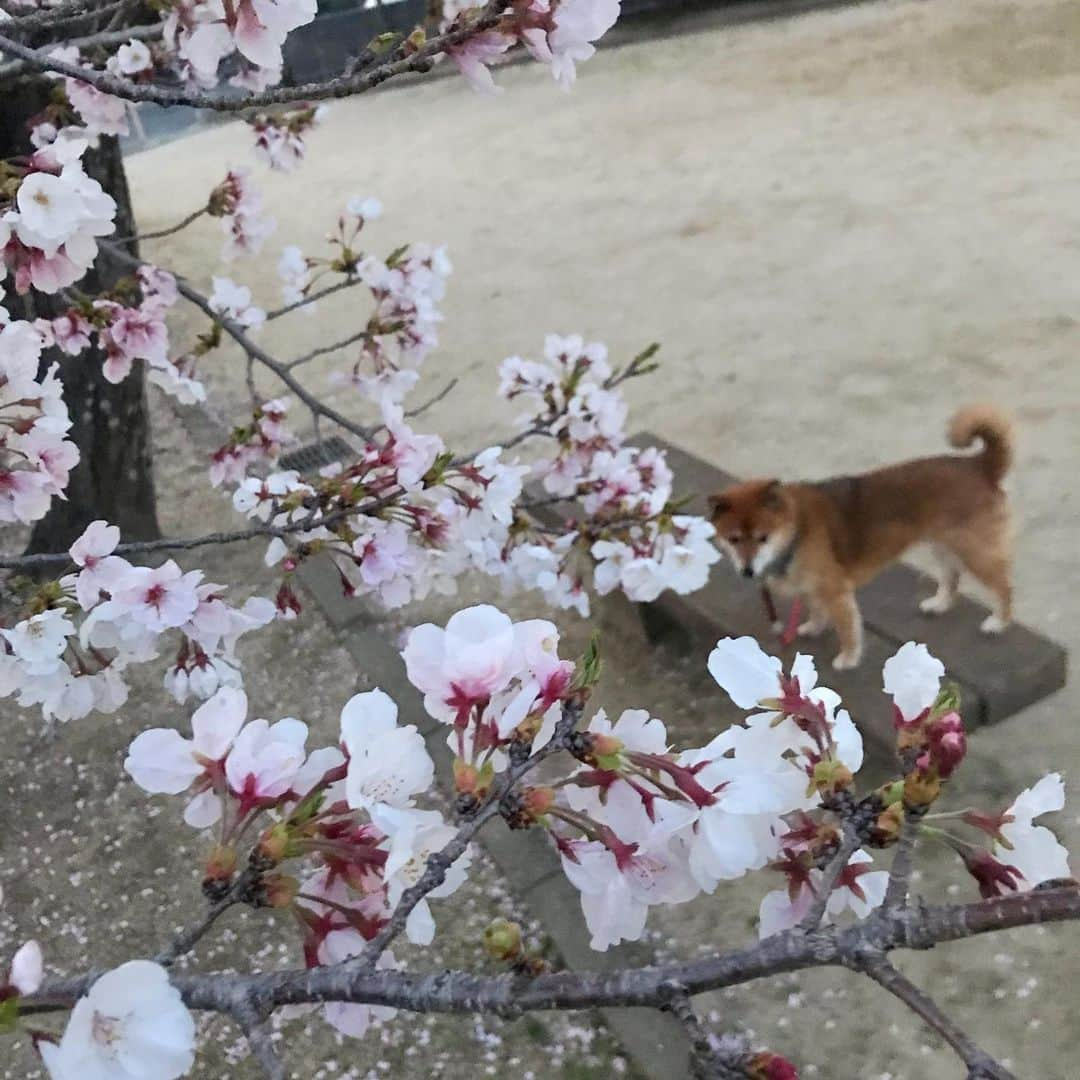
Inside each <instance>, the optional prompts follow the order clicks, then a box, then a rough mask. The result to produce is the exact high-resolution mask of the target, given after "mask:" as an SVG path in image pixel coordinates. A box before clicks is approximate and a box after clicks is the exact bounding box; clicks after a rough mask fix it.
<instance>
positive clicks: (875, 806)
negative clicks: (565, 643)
mask: <svg viewBox="0 0 1080 1080" xmlns="http://www.w3.org/2000/svg"><path fill="white" fill-rule="evenodd" d="M558 640H559V637H558V632H557V631H556V629H555V627H554V626H553V625H552V624H551V623H547V622H544V621H541V620H533V621H528V622H524V623H516V624H515V623H513V622H512V621H511V620H510V619H509V618H508V617H507V616H506V615H505V614H503V613H502V612H500V611H498V610H497V609H495V608H493V607H488V606H480V607H474V608H469V609H467V610H465V611H461V612H459V613H458V614H456V615H455V616H453V617H452V618H451V619H450V621H449V622H448V623H447V625H446V627H445V628H440V627H437V626H434V625H431V624H425V625H423V626H420V627H417V628H416V629H415V630H413V631H412V633H411V635H410V637H409V639H408V642H407V644H406V647H405V650H404V653H403V656H404V659H405V663H406V670H407V673H408V677H409V680H410V682H412V684H413V685H414V686H416V687H417V689H418V690H420V691H421V693H423V695H424V707H425V709H426V710H427V712H428V714H429V715H430V716H432V717H433V718H434V719H436V720H439V721H441V722H443V723H445V724H447V725H448V726H449V728H450V732H449V736H448V743H449V745H450V747H451V750H452V751H453V752H454V754H455V758H456V760H455V763H454V779H455V784H456V789H457V791H458V796H459V806H460V807H464V808H468V807H470V806H473V805H475V804H476V803H477V801H478V800H483V799H484V798H485V797H486V796H487V795H488V793H489V791H490V789H491V786H492V784H493V782H494V780H495V777H496V776H497V775H498V774H499V773H500V772H502V771H503V770H505V768H506V767H507V764H508V762H509V761H511V760H515V758H516V759H518V760H520V755H521V754H522V753H524V754H525V755H526V756H528V755H529V754H531V753H535V752H536V750H538V749H540V748H542V747H544V746H546V745H547V744H548V743H549V741H550V740H551V738H552V736H553V734H554V733H555V731H556V724H557V722H558V720H559V717H560V716H561V715H562V708H563V705H564V704H565V702H567V701H568V700H571V699H573V698H574V696H575V692H576V691H579V690H580V689H581V687H582V686H585V685H588V683H589V679H588V678H587V677H586V678H584V679H582V678H581V677H578V675H577V673H576V672H575V666H574V665H573V664H572V663H569V662H567V661H563V660H560V659H559V657H558ZM708 666H709V671H710V673H711V674H712V675H713V677H714V678H715V679H716V681H717V683H718V684H719V685H720V686H721V687H722V688H723V689H724V690H725V691H726V692H727V693H728V695H729V696H730V697H731V699H732V701H733V702H734V703H735V704H736V705H737V706H738V707H739V708H742V709H746V710H748V711H750V713H751V715H750V716H749V717H748V718H747V720H746V721H745V722H744V723H740V724H734V725H732V726H731V727H729V728H728V729H727V730H725V731H723V732H721V733H720V734H719V735H717V736H716V737H715V738H714V739H712V740H711V741H710V742H709V743H708V744H707V745H705V746H703V747H700V748H691V749H686V750H682V751H679V752H675V751H673V750H672V749H671V747H670V746H669V739H668V735H667V731H666V729H665V726H664V724H663V722H662V721H661V720H659V719H657V718H655V717H652V716H651V715H650V714H649V712H647V711H645V710H641V709H629V710H626V711H624V712H623V713H622V714H621V715H620V716H619V717H618V718H617V719H615V720H614V721H612V720H611V719H610V718H609V717H608V716H607V714H606V713H605V712H604V710H603V709H599V710H598V711H597V712H596V713H595V714H594V715H593V716H592V717H591V719H590V720H589V721H588V722H587V723H586V724H585V725H584V726H581V727H578V728H577V729H576V730H574V731H573V732H572V733H571V734H570V736H569V738H568V739H567V742H566V749H568V751H569V753H570V754H571V755H572V756H573V757H574V758H576V759H577V762H578V765H577V768H576V769H575V770H574V771H573V772H572V773H570V774H569V775H567V776H564V777H562V779H560V780H559V782H558V783H554V784H552V785H551V786H539V787H530V788H526V789H524V790H522V791H520V792H518V793H517V795H516V798H515V799H514V800H513V801H512V802H511V803H509V804H507V800H506V799H505V798H504V800H503V805H504V806H507V805H508V806H509V808H508V809H506V810H504V816H505V817H506V818H507V821H508V823H509V824H510V826H511V827H512V828H523V827H528V826H534V825H536V826H540V827H543V828H545V829H547V830H548V831H549V833H550V834H551V836H552V838H553V840H554V842H555V844H556V846H557V848H558V850H559V853H560V855H561V858H562V864H563V869H564V871H565V873H566V875H567V877H568V879H569V880H570V881H571V882H572V883H573V884H574V886H575V887H576V888H577V889H578V890H579V892H580V894H581V904H582V910H583V912H584V916H585V919H586V922H587V924H588V926H589V930H590V933H591V935H592V944H593V947H594V948H597V949H601V950H604V949H607V948H608V947H609V946H611V945H614V944H618V943H619V942H620V941H624V940H636V939H638V938H639V937H640V936H641V934H642V933H643V931H644V928H645V923H646V918H647V914H648V909H649V908H650V907H651V906H653V905H656V904H679V903H683V902H686V901H687V900H690V899H692V898H693V897H695V896H697V895H699V894H700V893H701V892H707V893H711V892H713V891H714V890H715V889H716V887H717V885H718V884H719V883H720V882H721V881H726V880H731V879H734V878H738V877H742V876H743V875H745V874H746V873H748V872H749V871H752V870H761V869H764V868H769V869H770V870H772V871H773V872H775V873H778V874H781V875H783V877H784V878H785V886H784V887H783V888H781V889H776V890H772V891H769V892H767V893H766V895H765V896H764V898H763V899H762V902H761V908H760V912H759V926H760V933H761V935H762V936H763V937H764V936H769V935H771V934H774V933H777V932H780V931H782V930H786V929H790V928H792V927H794V926H795V925H797V924H798V923H799V922H800V921H801V920H802V919H804V918H805V917H806V916H807V914H808V912H809V911H810V910H811V907H812V906H813V903H814V901H815V899H817V897H818V896H819V895H820V890H821V888H822V887H823V883H824V881H825V873H824V867H825V866H826V864H827V863H828V862H829V861H830V860H831V859H832V858H833V857H834V855H835V853H836V852H837V850H838V849H839V847H840V840H841V827H842V824H843V821H844V820H845V812H844V811H845V807H849V806H850V805H853V800H854V798H855V795H854V790H855V789H854V783H855V774H856V773H857V772H858V771H859V769H860V768H861V766H862V762H863V742H862V738H861V735H860V734H859V731H858V729H857V728H856V726H855V724H854V723H853V722H852V720H851V717H850V716H849V715H848V713H847V711H846V710H844V709H843V708H842V707H841V702H840V698H839V695H837V694H836V693H835V692H834V691H832V690H831V689H829V688H827V687H823V686H818V685H817V673H816V671H815V669H814V665H813V663H812V661H811V660H810V658H809V657H806V656H797V657H796V658H795V661H794V662H793V664H792V667H791V669H790V671H789V672H788V673H785V672H784V671H783V669H782V667H781V664H780V661H779V660H778V659H776V658H775V657H771V656H768V655H766V654H765V653H764V652H763V651H762V650H761V649H760V647H759V646H758V645H757V643H756V642H755V641H753V640H752V639H751V638H738V639H732V638H725V639H723V640H721V641H720V642H718V643H717V645H716V648H715V649H714V650H713V652H712V653H711V655H710V657H709V663H708ZM941 674H942V670H941V665H940V664H939V662H938V661H937V660H936V659H935V658H933V657H931V656H930V654H929V653H928V652H927V650H926V648H925V646H916V645H914V644H913V643H909V644H908V645H905V646H904V647H903V648H902V649H901V650H900V651H899V652H898V653H897V655H896V656H895V657H893V658H892V659H891V660H890V661H889V662H888V663H887V665H886V669H885V678H884V683H885V689H886V691H887V692H889V693H891V694H892V695H893V697H894V701H895V702H897V704H896V708H897V709H898V710H899V709H909V710H910V709H914V708H916V707H917V708H918V711H919V713H921V714H925V716H926V717H928V718H931V726H933V722H934V718H936V719H940V718H941V717H942V716H945V715H949V716H951V717H955V716H956V714H955V711H954V710H952V709H951V708H949V710H948V712H943V706H942V703H941V691H940V685H939V684H940V681H941ZM957 723H958V720H957V719H950V720H949V721H948V725H947V726H948V727H949V728H950V730H955V728H956V725H957ZM922 756H923V755H922V754H919V755H918V757H919V758H920V759H921V758H922ZM961 756H962V755H961ZM950 764H951V766H952V768H955V766H956V765H957V764H959V761H958V760H955V759H954V758H952V757H950ZM931 767H932V766H931V765H930V764H929V762H927V761H921V762H914V763H913V764H912V770H913V773H911V774H909V775H917V774H919V773H920V772H925V771H926V770H927V769H929V768H931ZM950 774H951V769H950ZM1063 803H1064V793H1063V787H1062V785H1061V780H1060V777H1058V776H1056V775H1053V776H1050V777H1047V778H1044V779H1043V780H1042V781H1040V783H1039V784H1038V785H1036V786H1035V787H1034V788H1033V789H1031V790H1030V791H1027V792H1024V793H1023V794H1022V795H1021V796H1020V797H1019V798H1018V799H1017V800H1016V802H1015V803H1014V804H1013V806H1011V807H1010V808H1009V809H1008V810H1007V811H1006V812H1005V813H1004V814H1002V815H989V814H980V813H978V812H975V811H966V812H965V813H964V814H963V818H962V819H963V821H964V822H965V823H967V824H969V825H972V826H974V827H975V828H981V829H982V830H983V831H985V832H989V833H991V834H992V835H993V836H994V837H995V840H994V845H995V846H994V850H993V852H990V851H981V850H980V849H977V848H975V847H974V846H973V845H971V844H970V843H968V842H961V841H960V840H959V839H958V838H956V837H955V836H953V835H952V834H943V835H944V836H945V841H946V842H947V843H948V844H949V845H950V846H955V847H956V850H958V851H959V852H960V853H961V855H962V856H963V858H964V862H965V865H966V866H967V867H968V869H969V871H970V872H971V873H972V875H973V876H974V877H975V878H976V880H977V882H978V883H979V886H980V890H981V891H982V892H983V895H994V894H995V893H996V892H1001V891H1005V889H1015V888H1021V887H1023V888H1033V887H1034V886H1036V885H1038V884H1039V883H1040V882H1042V881H1046V880H1051V879H1054V878H1060V877H1066V876H1068V854H1067V852H1066V851H1065V849H1064V848H1063V847H1062V846H1061V845H1060V844H1059V843H1058V841H1057V840H1056V838H1055V837H1054V836H1053V834H1052V833H1051V832H1050V830H1048V829H1046V828H1045V827H1044V826H1039V825H1035V824H1034V823H1033V819H1034V818H1035V817H1037V816H1038V815H1040V814H1042V813H1046V812H1048V811H1051V810H1060V809H1061V807H1062V805H1063ZM865 807H866V814H865V819H866V820H868V821H869V822H870V824H869V825H868V826H867V827H866V829H865V834H864V835H860V837H859V839H860V840H861V841H862V843H861V846H859V847H858V848H856V849H855V850H854V851H852V852H851V854H850V855H849V857H848V861H847V864H846V866H844V867H842V868H841V870H840V871H839V873H838V874H837V875H836V877H835V880H833V881H832V882H831V885H830V886H829V889H830V891H829V892H828V895H827V896H825V897H824V898H823V901H822V902H823V911H822V916H823V917H824V918H826V919H836V918H839V917H840V916H841V915H843V914H844V913H845V912H847V913H850V914H851V915H854V916H855V917H857V918H865V917H866V916H867V915H868V914H869V913H870V912H871V911H872V910H873V908H874V907H876V906H878V905H880V904H881V902H882V901H883V899H884V896H885V887H886V882H887V879H888V874H887V872H886V871H884V870H881V869H877V868H875V865H874V858H873V855H872V854H871V851H872V850H873V849H875V848H877V849H880V848H884V847H887V846H889V844H891V843H892V842H893V841H894V840H895V839H896V835H897V822H898V816H897V815H898V814H901V815H902V814H903V813H904V812H905V811H906V812H907V813H909V814H911V813H918V812H919V810H920V805H919V804H918V803H917V802H915V801H913V792H912V789H911V788H910V786H906V785H905V782H903V781H901V782H899V783H898V784H895V785H892V786H891V787H887V788H886V789H882V790H881V791H876V792H874V793H872V794H871V795H870V796H868V797H867V798H866V800H865ZM923 809H924V807H923ZM926 831H927V835H932V834H933V830H931V829H930V827H929V826H926ZM1006 850H1007V851H1008V852H1009V853H1010V857H1011V858H1012V862H1011V863H1010V864H1009V865H1008V866H1005V867H1004V868H1002V864H1000V862H999V858H998V857H999V856H1001V853H1002V851H1006ZM1021 868H1022V869H1021Z"/></svg>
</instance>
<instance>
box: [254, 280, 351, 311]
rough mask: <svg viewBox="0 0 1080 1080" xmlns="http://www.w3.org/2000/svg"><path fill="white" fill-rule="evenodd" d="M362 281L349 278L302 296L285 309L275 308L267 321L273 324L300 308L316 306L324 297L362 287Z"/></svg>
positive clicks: (284, 307) (285, 306) (286, 305)
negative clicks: (275, 320) (309, 305)
mask: <svg viewBox="0 0 1080 1080" xmlns="http://www.w3.org/2000/svg"><path fill="white" fill-rule="evenodd" d="M360 284H361V279H360V278H358V277H349V278H346V279H345V280H344V281H338V282H336V283H335V284H333V285H327V286H326V288H325V289H319V290H318V291H317V292H313V293H311V294H310V295H308V296H302V297H301V298H300V299H299V300H294V301H293V302H292V303H291V304H285V305H284V306H283V307H279V308H274V309H273V310H272V311H268V312H267V313H266V321H267V322H273V321H274V319H280V318H281V316H282V315H288V314H289V313H290V312H292V311H298V310H299V309H300V308H303V307H307V306H308V304H314V303H315V301H316V300H321V299H322V298H323V297H324V296H333V294H334V293H336V292H341V290H342V289H351V288H352V287H353V286H354V285H360Z"/></svg>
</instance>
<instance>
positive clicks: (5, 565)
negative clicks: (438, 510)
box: [0, 498, 386, 570]
mask: <svg viewBox="0 0 1080 1080" xmlns="http://www.w3.org/2000/svg"><path fill="white" fill-rule="evenodd" d="M385 505H386V500H385V499H383V498H379V499H376V500H374V501H373V502H371V503H368V504H366V505H359V506H343V507H340V508H339V509H337V510H331V511H330V512H329V513H327V514H324V515H323V516H322V517H305V518H302V519H301V520H299V521H290V522H289V523H288V524H285V525H270V524H269V523H267V524H265V525H256V526H253V527H252V528H250V529H238V530H237V531H236V532H216V533H206V534H205V535H203V536H191V537H164V538H163V539H160V540H133V541H131V542H130V543H127V544H118V545H117V546H116V550H115V551H114V552H113V554H115V555H145V554H147V553H149V552H152V551H190V550H192V549H193V548H201V547H209V546H210V545H214V544H239V543H243V542H244V541H246V540H258V539H267V538H270V539H273V538H274V537H278V538H284V537H286V536H289V535H291V534H293V533H301V532H309V531H311V530H312V529H317V528H320V527H322V526H328V525H333V524H334V523H335V522H337V521H341V520H342V519H343V518H347V517H351V516H352V515H354V514H357V515H363V514H371V513H374V512H375V511H376V510H379V509H381V508H382V507H383V506H385ZM70 562H71V556H70V555H69V554H68V553H67V552H66V551H55V552H52V551H41V552H35V553H33V554H31V555H10V556H7V555H5V556H0V570H22V569H25V568H26V567H30V566H66V565H67V564H68V563H70Z"/></svg>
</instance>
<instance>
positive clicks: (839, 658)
mask: <svg viewBox="0 0 1080 1080" xmlns="http://www.w3.org/2000/svg"><path fill="white" fill-rule="evenodd" d="M861 659H862V656H861V655H860V654H859V653H855V652H842V653H837V655H836V657H835V658H834V659H833V662H832V666H833V668H834V669H835V670H836V671H850V670H851V669H852V668H857V667H858V666H859V661H860V660H861Z"/></svg>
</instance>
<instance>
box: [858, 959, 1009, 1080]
mask: <svg viewBox="0 0 1080 1080" xmlns="http://www.w3.org/2000/svg"><path fill="white" fill-rule="evenodd" d="M862 971H863V972H865V974H866V975H868V976H869V977H870V978H871V979H873V980H874V982H876V983H877V984H878V985H879V986H883V987H884V988H885V989H886V990H888V991H889V993H890V994H892V995H893V996H894V997H897V998H899V999H900V1000H901V1001H902V1002H903V1003H904V1004H905V1005H906V1006H907V1007H908V1008H909V1009H910V1010H911V1011H912V1012H913V1013H915V1015H916V1016H918V1017H919V1018H920V1019H921V1020H922V1021H923V1022H924V1023H925V1024H926V1025H927V1026H928V1027H931V1028H933V1029H934V1031H936V1032H937V1033H938V1034H939V1035H940V1036H941V1037H942V1038H943V1039H944V1040H945V1041H946V1042H947V1043H948V1044H949V1045H950V1046H951V1047H952V1048H953V1050H955V1051H956V1053H957V1055H958V1056H959V1057H960V1060H961V1061H963V1063H964V1064H965V1065H966V1066H967V1069H968V1080H1016V1077H1015V1076H1014V1075H1013V1074H1012V1073H1011V1072H1010V1071H1009V1070H1008V1069H1006V1068H1005V1067H1004V1066H1003V1065H1001V1064H999V1063H998V1062H997V1061H995V1060H994V1059H993V1058H992V1057H990V1055H989V1054H987V1053H986V1051H985V1050H983V1049H981V1048H980V1047H979V1046H978V1045H977V1044H976V1043H975V1041H974V1040H973V1039H972V1038H971V1037H970V1036H969V1035H967V1033H966V1032H964V1031H963V1030H962V1029H961V1028H959V1027H958V1026H957V1025H956V1024H955V1023H954V1022H953V1021H952V1020H950V1019H949V1017H947V1016H946V1015H945V1014H944V1013H943V1012H942V1011H941V1009H940V1008H938V1006H937V1005H936V1004H935V1002H934V1000H933V998H931V997H930V995H929V994H927V993H926V992H925V991H923V990H921V989H920V988H919V987H918V986H916V985H915V984H914V983H913V982H912V981H911V980H910V979H909V978H908V977H907V976H906V975H904V974H903V973H902V972H900V971H898V970H897V969H896V968H895V967H893V965H892V964H890V963H889V962H888V961H887V960H881V961H877V962H874V963H868V964H866V965H864V966H863V967H862Z"/></svg>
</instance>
